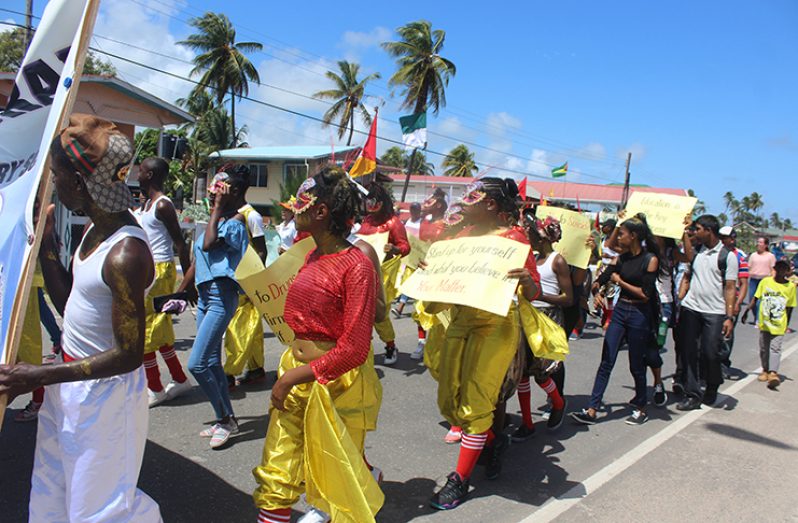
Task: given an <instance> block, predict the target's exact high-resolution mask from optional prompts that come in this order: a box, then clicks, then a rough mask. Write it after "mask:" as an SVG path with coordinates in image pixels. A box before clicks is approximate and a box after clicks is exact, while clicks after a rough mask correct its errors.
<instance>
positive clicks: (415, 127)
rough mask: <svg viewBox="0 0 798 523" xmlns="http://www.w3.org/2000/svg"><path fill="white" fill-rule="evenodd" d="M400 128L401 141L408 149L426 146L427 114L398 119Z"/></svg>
mask: <svg viewBox="0 0 798 523" xmlns="http://www.w3.org/2000/svg"><path fill="white" fill-rule="evenodd" d="M399 125H401V126H402V141H403V142H404V144H405V147H407V148H408V149H415V148H421V149H423V148H424V147H426V146H427V113H426V112H423V113H416V114H411V115H409V116H402V117H400V118H399Z"/></svg>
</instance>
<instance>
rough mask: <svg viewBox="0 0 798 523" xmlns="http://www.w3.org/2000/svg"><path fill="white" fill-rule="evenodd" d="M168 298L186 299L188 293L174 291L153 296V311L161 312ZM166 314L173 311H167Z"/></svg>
mask: <svg viewBox="0 0 798 523" xmlns="http://www.w3.org/2000/svg"><path fill="white" fill-rule="evenodd" d="M169 300H183V301H188V293H187V292H185V291H183V292H176V293H174V294H164V295H163V296H155V297H154V298H153V299H152V305H153V307H154V308H155V312H163V306H164V304H165V303H166V302H168V301H169ZM168 314H173V312H169V313H168Z"/></svg>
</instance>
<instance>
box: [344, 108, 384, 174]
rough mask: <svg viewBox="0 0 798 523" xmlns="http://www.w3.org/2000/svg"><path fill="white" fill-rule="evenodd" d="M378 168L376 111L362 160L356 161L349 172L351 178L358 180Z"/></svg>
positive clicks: (362, 153)
mask: <svg viewBox="0 0 798 523" xmlns="http://www.w3.org/2000/svg"><path fill="white" fill-rule="evenodd" d="M376 168H377V111H376V109H375V111H374V120H373V121H372V122H371V130H369V137H368V138H367V139H366V145H364V146H363V150H362V151H361V152H360V158H358V159H357V160H356V161H355V164H354V165H353V166H352V169H350V170H349V176H351V177H352V178H357V177H358V176H363V175H364V174H370V173H373V172H374V169H376Z"/></svg>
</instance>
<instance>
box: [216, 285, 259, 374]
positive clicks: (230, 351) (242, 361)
mask: <svg viewBox="0 0 798 523" xmlns="http://www.w3.org/2000/svg"><path fill="white" fill-rule="evenodd" d="M224 353H225V356H226V358H225V362H224V373H225V374H227V375H228V376H237V375H239V374H241V373H242V372H243V370H244V367H245V366H246V367H247V368H248V369H250V370H254V369H260V368H262V367H263V365H264V356H263V319H262V318H261V314H260V312H259V311H258V309H257V308H256V307H255V304H254V303H252V301H251V300H250V299H249V298H247V296H246V295H243V294H242V295H241V296H239V297H238V308H237V309H236V313H235V315H234V316H233V319H232V320H230V325H228V326H227V331H226V332H225V337H224Z"/></svg>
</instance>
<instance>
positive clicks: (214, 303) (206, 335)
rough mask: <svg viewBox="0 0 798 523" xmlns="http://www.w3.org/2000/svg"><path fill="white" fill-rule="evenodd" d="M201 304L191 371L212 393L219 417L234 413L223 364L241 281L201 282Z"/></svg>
mask: <svg viewBox="0 0 798 523" xmlns="http://www.w3.org/2000/svg"><path fill="white" fill-rule="evenodd" d="M197 290H198V291H199V303H198V304H197V336H196V337H195V338H194V346H193V347H191V355H190V356H189V358H188V370H189V371H190V372H191V374H192V375H193V376H194V378H195V379H196V380H197V383H199V386H200V388H201V389H202V390H203V392H205V395H206V396H208V400H210V402H211V405H212V406H213V410H214V412H215V413H216V417H217V418H218V419H222V418H224V417H225V416H232V415H233V405H232V404H231V403H230V392H229V390H228V388H227V377H226V376H225V375H224V368H223V367H222V336H223V335H224V331H225V329H227V325H228V324H229V323H230V320H231V319H233V315H234V314H235V312H236V309H237V308H238V284H237V283H236V282H235V281H234V280H231V279H230V278H217V279H215V280H213V281H210V282H205V283H202V284H200V286H199V288H198V289H197Z"/></svg>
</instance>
